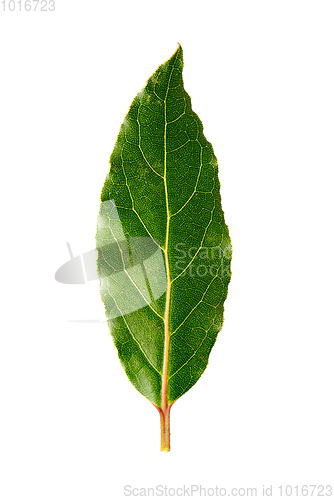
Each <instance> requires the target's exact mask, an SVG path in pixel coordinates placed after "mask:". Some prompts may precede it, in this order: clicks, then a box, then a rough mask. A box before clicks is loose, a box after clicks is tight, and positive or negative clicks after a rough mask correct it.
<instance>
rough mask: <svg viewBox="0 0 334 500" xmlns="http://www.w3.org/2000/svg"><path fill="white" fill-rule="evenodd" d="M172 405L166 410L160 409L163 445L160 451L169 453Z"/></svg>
mask: <svg viewBox="0 0 334 500" xmlns="http://www.w3.org/2000/svg"><path fill="white" fill-rule="evenodd" d="M171 406H172V405H169V406H167V408H166V409H165V410H162V409H161V408H158V407H157V408H158V411H159V414H160V430H161V445H160V451H164V452H165V453H168V452H169V451H170V409H171Z"/></svg>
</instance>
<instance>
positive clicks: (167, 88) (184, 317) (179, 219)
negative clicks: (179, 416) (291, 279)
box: [96, 46, 231, 412]
mask: <svg viewBox="0 0 334 500" xmlns="http://www.w3.org/2000/svg"><path fill="white" fill-rule="evenodd" d="M182 70H183V54H182V48H181V47H180V46H179V48H178V49H177V51H176V52H175V53H174V55H173V56H172V57H171V58H170V59H169V60H168V61H166V62H165V63H164V64H162V65H161V66H160V67H159V68H158V69H157V70H156V71H155V73H154V74H153V75H152V76H151V78H150V79H149V80H148V82H147V85H146V87H145V88H144V89H143V90H142V91H141V92H140V93H139V94H138V95H137V96H136V97H135V99H134V100H133V102H132V104H131V106H130V108H129V111H128V113H127V115H126V117H125V119H124V121H123V124H122V126H121V128H120V132H119V135H118V137H117V141H116V144H115V147H114V150H113V153H112V155H111V157H110V171H109V174H108V176H107V179H106V181H105V184H104V186H103V189H102V193H101V209H100V215H99V217H100V218H101V221H102V222H101V223H100V228H99V225H98V230H97V234H96V244H97V245H96V246H97V250H98V274H99V277H100V283H101V296H102V300H103V302H104V305H105V309H106V315H107V318H109V319H108V325H109V329H110V333H111V335H112V337H113V339H114V343H115V345H116V348H117V350H118V354H119V358H120V361H121V363H122V365H123V368H124V369H125V371H126V373H127V376H128V378H129V379H130V381H131V382H132V383H133V385H134V386H135V387H136V388H137V389H138V390H139V391H140V392H141V393H142V394H143V395H144V396H146V397H147V398H148V399H149V400H150V401H151V402H152V403H153V404H154V405H155V406H157V407H158V408H160V409H162V410H163V411H164V412H166V411H167V408H170V406H171V404H173V402H174V401H176V399H178V398H179V397H181V396H182V395H183V394H184V393H185V392H187V391H188V390H189V389H190V388H191V387H192V386H193V385H194V384H195V383H196V381H197V380H198V379H199V377H200V376H201V375H202V373H203V371H204V370H205V368H206V366H207V362H208V357H209V354H210V351H211V349H212V347H213V345H214V343H215V340H216V337H217V334H218V332H219V330H220V329H221V327H222V323H223V311H224V306H223V305H224V301H225V299H226V296H227V287H228V284H229V281H230V276H231V274H230V260H231V241H230V238H229V233H228V228H227V226H226V224H225V220H224V213H223V211H222V208H221V199H220V193H219V187H220V184H219V180H218V163H217V160H216V158H215V156H214V153H213V149H212V146H211V144H210V143H209V142H208V141H207V140H206V139H205V137H204V135H203V125H202V123H201V121H200V119H199V118H198V116H197V115H196V113H194V111H193V110H192V108H191V100H190V97H189V95H188V94H187V93H186V91H185V90H184V87H183V79H182ZM110 202H112V203H113V204H112V205H110V206H109V208H108V209H103V208H102V207H103V206H105V204H108V203H110ZM115 209H116V211H117V217H118V219H119V221H120V223H121V226H122V232H121V231H120V230H118V235H116V237H115V235H114V234H113V232H115V231H114V229H113V228H114V226H115V221H116V219H117V217H116V216H115V213H114V214H112V213H113V211H115ZM108 221H109V222H108ZM116 226H117V224H116ZM116 233H117V227H116ZM131 238H132V239H146V240H147V241H150V242H151V243H152V242H155V243H156V247H155V250H154V252H153V253H152V255H150V256H149V257H148V258H147V259H142V262H139V264H136V265H133V264H134V261H133V258H132V249H131V245H130V239H131ZM111 242H112V243H113V244H114V245H115V244H116V245H117V246H118V249H119V253H121V254H122V259H121V262H122V263H123V267H122V270H121V271H120V268H118V272H115V271H113V272H112V273H111V274H110V275H108V272H107V271H106V268H107V267H108V261H110V259H112V258H114V257H111V256H110V252H109V254H108V251H107V250H106V247H108V246H110V244H111ZM125 242H126V243H125ZM146 246H149V245H146ZM151 246H152V244H151ZM126 247H128V252H129V256H128V257H127V254H126ZM141 251H142V250H141ZM152 251H153V250H152ZM177 252H179V254H177ZM215 252H216V255H215ZM144 253H145V252H144ZM180 254H181V255H182V259H180ZM131 259H132V260H131ZM139 260H140V259H139ZM129 262H131V263H132V265H130V266H129V265H127V264H128V263H129ZM109 264H110V263H109ZM137 266H139V267H138V268H137ZM114 267H115V266H114ZM120 273H123V275H122V276H116V275H119V274H120ZM140 273H141V274H140ZM122 280H123V281H122ZM122 287H123V288H122ZM122 294H123V295H122ZM127 302H128V303H131V304H132V307H133V310H131V308H130V310H128V309H127V307H128V308H129V306H127V305H126V304H127ZM117 311H118V313H117Z"/></svg>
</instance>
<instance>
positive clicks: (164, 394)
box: [161, 58, 177, 412]
mask: <svg viewBox="0 0 334 500" xmlns="http://www.w3.org/2000/svg"><path fill="white" fill-rule="evenodd" d="M176 60H177V58H175V60H174V63H173V67H172V69H171V72H170V75H169V79H168V83H167V89H166V95H165V100H164V120H165V128H164V188H165V198H166V238H165V248H164V254H165V265H166V281H167V289H166V306H165V315H164V327H165V330H164V333H165V339H164V357H163V368H162V385H161V409H162V411H164V412H165V411H166V410H167V408H168V351H169V305H170V291H171V280H170V269H169V259H168V243H169V223H170V213H169V202H168V188H167V125H168V122H167V96H168V91H169V85H170V81H171V78H172V74H173V71H174V68H175V62H176Z"/></svg>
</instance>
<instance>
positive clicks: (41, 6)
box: [0, 0, 56, 12]
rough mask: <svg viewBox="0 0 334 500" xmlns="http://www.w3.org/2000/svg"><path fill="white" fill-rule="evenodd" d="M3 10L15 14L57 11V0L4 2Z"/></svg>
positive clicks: (13, 0) (7, 0) (4, 0)
mask: <svg viewBox="0 0 334 500" xmlns="http://www.w3.org/2000/svg"><path fill="white" fill-rule="evenodd" d="M0 3H1V6H2V10H4V11H6V10H7V11H8V10H9V11H10V12H13V11H14V10H16V11H32V12H36V11H38V12H48V11H53V10H55V9H56V3H55V0H2V1H1V2H0Z"/></svg>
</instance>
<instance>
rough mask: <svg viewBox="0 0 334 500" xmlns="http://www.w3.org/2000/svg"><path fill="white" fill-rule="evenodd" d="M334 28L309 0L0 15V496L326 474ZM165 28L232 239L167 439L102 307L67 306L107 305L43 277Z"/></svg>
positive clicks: (91, 197) (323, 8) (92, 205)
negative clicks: (211, 317)
mask: <svg viewBox="0 0 334 500" xmlns="http://www.w3.org/2000/svg"><path fill="white" fill-rule="evenodd" d="M0 6H1V9H2V4H0ZM333 25H334V4H333V2H332V1H325V0H317V1H307V0H304V1H297V0H289V1H285V0H281V1H270V0H266V1H251V0H247V1H238V0H237V1H210V0H206V1H203V2H197V1H193V2H191V1H182V0H179V1H169V2H167V1H164V2H162V1H158V0H156V1H147V0H142V1H123V2H114V1H112V0H95V1H94V2H93V1H90V2H88V1H86V0H80V1H79V0H77V1H76V0H66V1H65V0H56V10H55V12H33V11H31V12H18V11H14V12H9V11H6V12H3V11H2V10H1V11H0V47H1V55H0V58H1V59H0V68H1V69H0V71H1V80H0V87H1V89H0V108H1V109H0V138H1V148H0V162H1V187H0V189H1V192H0V202H1V217H2V222H1V233H2V236H3V238H2V249H1V286H2V299H1V351H0V372H1V373H0V384H1V393H0V405H1V412H0V419H1V424H0V461H1V464H0V476H1V477H0V497H1V499H2V500H12V499H15V500H18V499H20V500H24V499H27V498H29V499H30V498H33V499H34V500H40V499H43V500H53V499H57V500H58V499H62V500H73V499H75V500H76V499H80V500H96V499H98V500H107V499H120V498H123V488H124V485H126V484H128V485H131V486H132V487H140V486H141V487H146V488H148V487H150V486H151V487H154V486H155V485H157V484H162V485H167V486H168V487H170V488H172V487H177V486H182V485H191V484H196V485H202V486H206V487H210V486H211V487H215V486H216V485H218V486H220V487H226V488H229V487H231V488H232V487H239V488H240V487H257V488H258V496H261V491H262V486H263V485H266V486H269V485H273V497H274V498H279V496H278V489H277V488H278V486H279V485H287V484H288V485H289V484H290V485H303V484H324V485H326V484H334V473H333V471H334V460H333V445H334V435H333V422H334V405H333V383H334V376H333V375H334V374H333V372H334V363H333V348H334V341H333V333H334V332H333V277H334V272H333V166H334V165H333V160H334V148H333V133H334V118H333V117H334V97H333V95H334V93H333V89H334V70H333V56H334V29H333ZM177 42H179V43H181V45H182V47H183V50H184V60H185V69H184V83H185V88H186V90H187V91H188V93H189V94H190V95H191V97H192V104H193V109H194V110H195V111H196V112H197V113H198V115H199V116H200V118H201V119H202V121H203V123H204V133H205V135H206V137H207V139H208V140H209V141H210V142H212V144H213V147H214V150H215V153H216V156H217V158H218V161H219V164H220V179H221V194H222V203H223V209H224V211H225V217H226V221H227V223H228V225H229V228H230V234H231V237H232V243H233V250H234V254H233V260H232V271H233V276H232V281H231V284H230V288H229V295H228V299H227V300H226V303H225V323H224V328H223V330H222V332H221V333H220V334H219V336H218V340H217V343H216V345H215V347H214V349H213V351H212V354H211V356H210V363H209V365H208V368H207V370H206V372H205V373H204V375H203V376H202V378H201V379H200V381H199V382H198V383H197V384H196V386H195V387H194V388H193V389H191V390H190V391H189V392H188V393H187V394H186V395H185V396H183V397H182V398H181V399H180V400H179V401H178V402H177V403H176V404H175V405H174V407H173V408H172V412H171V419H172V420H171V426H172V427H171V429H172V451H171V453H169V454H164V453H160V451H159V417H158V412H157V411H156V410H155V409H154V408H153V406H152V405H151V404H150V403H149V402H148V401H147V400H146V399H145V398H144V397H143V396H141V395H140V394H139V393H137V391H136V390H135V389H134V388H133V387H132V385H131V384H130V382H129V381H128V379H127V378H126V376H125V374H124V372H123V370H122V368H121V365H120V363H119V361H118V358H117V354H116V350H115V348H114V346H113V343H112V339H111V337H110V335H109V333H108V329H107V326H106V324H103V323H101V324H88V323H71V322H69V320H70V319H78V318H92V319H93V318H94V317H96V315H99V314H101V311H102V313H103V310H102V303H101V301H100V297H99V295H98V288H97V285H96V283H92V284H91V285H88V286H80V285H73V286H71V285H62V284H60V283H57V282H56V281H55V279H54V274H55V271H56V270H57V268H58V267H60V265H62V264H63V263H64V262H65V261H67V260H68V259H69V255H68V252H67V248H66V241H69V242H70V243H71V246H72V250H73V252H74V254H75V255H78V254H80V253H83V252H85V251H87V250H90V249H91V248H93V247H94V236H95V224H96V217H97V212H98V207H99V195H100V191H101V188H102V184H103V182H104V179H105V176H106V174H107V171H108V160H109V155H110V153H111V151H112V149H113V145H114V141H115V139H116V136H117V133H118V129H119V126H120V124H121V122H122V120H123V117H124V115H125V114H126V112H127V109H128V106H129V105H130V103H131V101H132V99H133V97H134V96H135V95H136V94H137V93H138V92H139V91H140V89H141V88H142V87H143V86H144V85H145V83H146V80H147V78H148V77H149V76H150V75H151V74H152V73H153V71H154V70H155V69H156V68H157V67H158V66H159V64H161V63H162V62H164V61H165V60H166V59H167V58H169V57H170V56H171V55H172V54H173V52H174V51H175V50H176V48H177ZM290 498H295V496H293V497H290Z"/></svg>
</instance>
